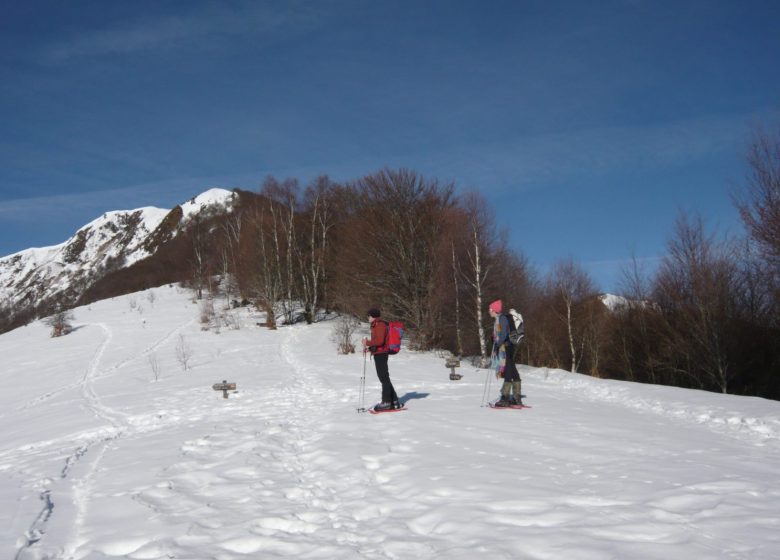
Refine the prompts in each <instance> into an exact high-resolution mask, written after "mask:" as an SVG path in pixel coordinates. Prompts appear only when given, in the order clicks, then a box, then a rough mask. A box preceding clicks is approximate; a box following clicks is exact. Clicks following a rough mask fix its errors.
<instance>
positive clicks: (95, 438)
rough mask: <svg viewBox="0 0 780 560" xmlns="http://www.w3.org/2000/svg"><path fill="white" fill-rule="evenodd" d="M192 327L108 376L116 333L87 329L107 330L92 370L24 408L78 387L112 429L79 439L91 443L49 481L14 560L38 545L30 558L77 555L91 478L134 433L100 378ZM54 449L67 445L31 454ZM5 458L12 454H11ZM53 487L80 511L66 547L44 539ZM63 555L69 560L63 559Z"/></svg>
mask: <svg viewBox="0 0 780 560" xmlns="http://www.w3.org/2000/svg"><path fill="white" fill-rule="evenodd" d="M193 323H194V320H191V321H188V322H187V323H185V324H183V325H181V326H179V327H177V328H175V329H173V330H172V331H171V332H169V333H168V334H167V335H165V336H164V337H163V338H161V339H160V340H158V341H157V342H155V343H154V344H152V345H151V346H150V347H149V348H147V349H146V350H144V351H143V352H142V353H141V354H140V355H139V356H137V357H134V358H132V359H127V360H124V361H122V362H119V363H118V364H116V365H114V366H112V367H111V368H109V369H108V370H106V371H105V372H103V373H101V364H102V360H103V356H104V354H105V351H106V349H107V348H108V347H109V345H110V344H111V342H112V340H113V332H112V330H111V328H110V327H109V326H108V325H106V324H105V323H97V324H96V325H88V326H97V327H99V328H100V329H101V330H102V331H103V340H102V342H101V343H100V346H99V347H98V349H97V350H96V351H95V353H94V355H93V356H92V359H91V360H90V363H89V365H88V366H87V368H86V370H85V372H84V375H83V376H82V378H81V379H80V380H79V381H77V382H76V383H73V384H70V385H66V386H65V387H62V388H60V389H58V390H57V391H52V392H50V393H46V394H45V395H43V396H41V397H38V398H36V399H33V400H32V401H30V402H28V403H27V404H26V405H25V406H23V407H21V408H29V407H30V406H35V405H39V404H42V403H43V402H45V401H46V400H47V399H48V398H50V397H52V396H54V395H56V394H58V393H61V392H63V391H66V390H68V389H73V388H76V387H78V388H79V389H80V394H81V396H82V398H83V401H84V403H85V404H86V406H87V407H88V408H89V409H90V410H91V411H92V412H93V414H94V415H95V416H96V417H98V418H99V419H101V420H103V421H105V422H106V423H107V424H108V426H107V427H103V428H100V429H98V430H90V431H88V432H86V433H83V434H80V435H81V437H83V438H84V439H86V442H85V443H83V444H81V445H79V447H78V448H77V449H76V450H75V451H74V452H72V454H71V455H69V456H68V457H66V459H65V465H64V467H63V468H62V470H61V472H60V473H59V476H58V477H55V478H52V479H49V480H46V481H44V489H43V490H42V491H41V493H40V499H41V501H42V502H43V506H42V508H41V511H40V513H39V514H38V515H37V516H36V518H35V519H34V521H33V522H32V524H31V525H30V528H29V529H28V530H27V531H26V532H25V534H24V535H23V536H22V537H21V538H20V539H19V541H20V542H21V545H20V547H19V549H18V551H17V553H16V556H15V560H23V559H24V558H27V557H28V553H29V552H30V551H31V547H33V545H35V550H34V553H33V554H31V555H30V557H34V558H38V557H41V558H48V557H50V556H51V557H52V558H59V557H64V558H68V559H70V558H74V556H73V554H74V551H75V550H76V548H77V546H78V543H79V542H80V540H81V539H80V531H81V526H82V524H83V521H84V517H85V515H86V511H87V508H88V504H89V500H90V494H91V491H92V478H93V477H94V475H95V473H96V472H97V471H98V470H99V465H100V462H101V460H102V458H103V457H104V455H105V453H106V452H107V450H108V449H109V448H110V447H111V446H112V444H114V443H115V442H116V440H118V439H120V438H122V437H123V435H125V433H126V432H127V431H128V430H132V425H133V420H132V419H131V418H130V417H129V416H128V415H127V414H124V413H122V412H121V411H119V410H116V409H114V408H111V407H109V406H106V405H104V404H103V402H102V401H101V399H100V396H99V395H98V393H97V392H96V390H95V387H94V382H95V381H96V380H97V379H99V378H102V377H105V376H106V375H109V374H111V373H114V372H116V371H118V370H119V369H121V368H122V367H123V366H125V365H126V364H128V363H130V362H131V361H134V360H135V359H138V358H139V357H144V356H146V355H148V354H150V353H152V352H154V351H155V350H157V349H158V348H160V347H161V346H163V345H164V344H166V343H167V342H168V341H170V339H171V338H172V337H173V336H174V335H176V334H177V333H179V332H180V331H181V330H182V329H184V328H186V327H187V326H190V325H191V324H193ZM51 445H62V441H59V440H51V441H48V442H39V443H38V444H37V445H35V446H31V449H34V450H35V451H36V452H37V451H40V450H41V449H42V448H44V447H46V446H51ZM96 448H97V449H96ZM88 454H90V455H93V456H94V458H93V460H92V461H91V463H90V465H89V466H88V468H87V470H86V472H85V473H84V474H83V476H81V478H78V479H76V480H75V481H74V480H72V479H73V477H72V476H71V471H72V470H73V468H74V466H75V465H76V464H78V463H80V462H82V461H83V458H84V457H85V456H87V455H88ZM4 455H8V454H7V453H6V454H4ZM68 484H70V488H69V489H68V488H63V487H62V486H63V485H65V486H67V485H68ZM54 485H56V486H57V491H56V495H57V496H58V501H59V499H63V500H69V501H70V502H72V504H71V505H72V506H73V509H75V511H74V512H72V515H73V520H72V527H73V528H72V529H71V530H70V531H69V532H70V533H71V534H72V536H71V537H70V538H69V542H68V544H67V545H65V546H64V547H63V546H60V545H55V546H47V545H46V543H45V535H46V533H47V529H48V526H49V523H50V522H51V521H52V517H53V515H54V512H55V506H57V505H58V503H55V498H54V497H53V495H54V494H55V492H54V491H53V488H52V487H53V486H54ZM58 509H59V508H58ZM58 521H59V520H58ZM42 541H43V542H42ZM63 554H64V556H62V555H63Z"/></svg>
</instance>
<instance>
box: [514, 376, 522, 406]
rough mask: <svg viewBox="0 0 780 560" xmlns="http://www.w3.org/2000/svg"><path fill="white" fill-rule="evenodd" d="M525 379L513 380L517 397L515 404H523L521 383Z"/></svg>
mask: <svg viewBox="0 0 780 560" xmlns="http://www.w3.org/2000/svg"><path fill="white" fill-rule="evenodd" d="M522 383H523V381H522V380H520V381H513V382H512V394H513V395H514V397H515V404H517V405H520V406H523V395H522V393H521V385H522Z"/></svg>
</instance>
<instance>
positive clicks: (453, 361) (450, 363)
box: [444, 358, 463, 381]
mask: <svg viewBox="0 0 780 560" xmlns="http://www.w3.org/2000/svg"><path fill="white" fill-rule="evenodd" d="M444 367H447V368H450V379H452V380H453V381H457V380H458V379H460V378H461V377H463V376H462V375H461V374H459V373H455V368H456V367H460V360H459V359H457V358H447V361H446V362H444Z"/></svg>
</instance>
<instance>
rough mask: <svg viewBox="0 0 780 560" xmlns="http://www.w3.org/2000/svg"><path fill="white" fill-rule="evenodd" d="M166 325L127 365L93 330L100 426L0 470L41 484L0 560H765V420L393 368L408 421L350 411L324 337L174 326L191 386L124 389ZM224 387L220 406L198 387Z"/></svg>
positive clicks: (83, 391)
mask: <svg viewBox="0 0 780 560" xmlns="http://www.w3.org/2000/svg"><path fill="white" fill-rule="evenodd" d="M161 305H162V304H161ZM109 309H110V308H109ZM190 311H192V313H195V312H196V311H195V309H194V308H190ZM111 316H112V317H113V316H114V315H111ZM179 319H183V318H181V317H177V319H176V320H177V321H178V320H179ZM252 324H254V323H252ZM165 325H166V327H165V330H164V329H163V327H162V326H160V327H158V328H159V331H153V330H152V331H148V332H147V333H146V335H145V336H147V337H150V338H145V339H144V340H145V343H144V345H143V346H141V345H138V346H139V349H138V350H133V345H128V344H127V340H125V339H124V338H123V336H124V335H123V334H122V333H123V332H126V331H120V330H119V328H118V327H115V325H114V323H112V322H110V321H108V320H106V321H103V322H101V321H95V322H94V323H90V324H89V325H88V326H87V327H85V329H87V328H88V329H92V330H94V331H97V332H99V333H102V338H101V339H100V341H99V344H98V345H97V348H96V349H95V350H94V351H93V352H91V353H89V354H88V353H87V352H86V349H85V351H84V352H83V355H84V361H85V362H87V365H86V368H85V370H84V371H83V374H81V375H80V376H79V377H78V379H77V380H76V381H75V383H71V388H73V389H77V391H76V392H77V394H78V396H79V397H80V400H78V403H79V404H80V405H81V408H82V409H83V411H86V412H87V416H89V417H90V420H93V419H94V420H95V422H97V424H98V425H97V426H94V422H92V423H84V422H82V423H80V424H78V425H79V426H90V427H88V428H86V429H83V430H81V431H79V432H77V433H75V434H72V435H69V436H65V437H63V438H62V439H56V438H54V437H53V436H51V435H49V437H50V438H51V439H49V440H43V439H38V440H36V439H31V440H27V441H32V443H29V444H27V445H25V446H19V445H18V443H17V444H16V446H15V448H14V449H11V450H7V451H5V452H3V453H2V454H0V473H3V472H7V471H3V469H4V468H5V469H13V470H14V473H18V472H21V470H22V469H24V468H27V467H30V466H31V465H33V464H35V462H36V461H38V462H43V463H44V464H46V465H50V466H49V469H50V470H51V472H48V474H47V475H46V476H45V477H41V478H42V481H41V483H40V484H39V497H40V500H41V507H39V508H36V509H35V511H34V512H31V511H29V508H28V511H27V513H26V514H25V515H29V518H28V517H25V519H29V520H30V521H29V522H28V527H29V528H28V529H27V531H26V533H25V535H24V537H23V539H21V540H20V541H19V542H18V545H17V547H16V548H15V549H14V550H15V551H16V556H15V558H16V560H30V559H35V560H42V559H43V558H50V559H56V560H106V559H108V558H127V559H132V560H141V559H146V560H150V559H151V560H163V559H168V558H189V559H196V558H197V559H215V560H217V559H218V560H238V559H240V558H262V559H275V558H307V559H323V560H324V559H328V560H330V559H333V558H339V559H341V558H346V559H369V560H386V559H400V558H449V559H462V560H466V559H469V560H470V559H472V558H491V559H499V558H500V559H510V558H531V559H540V560H541V559H545V560H548V559H549V560H552V559H555V560H558V559H561V558H577V559H578V560H579V559H584V560H607V559H615V558H632V559H633V558H638V559H643V560H644V559H647V560H654V559H659V560H660V559H664V560H685V559H687V558H697V560H699V559H707V560H716V559H720V558H732V559H746V560H747V559H750V560H757V559H760V560H770V559H774V558H777V557H779V556H780V537H778V536H777V535H779V534H780V532H779V531H778V529H780V517H778V515H777V510H778V505H779V504H780V491H778V490H776V489H775V487H774V486H775V483H776V476H775V475H776V474H777V467H776V466H774V465H775V464H776V461H774V459H776V458H777V455H778V454H777V449H778V448H777V447H776V446H775V445H774V442H775V440H776V438H775V437H774V435H773V434H776V433H777V432H774V431H773V428H772V426H773V422H774V420H773V418H774V417H773V416H772V413H771V412H768V411H772V410H775V409H772V408H771V407H766V406H763V408H762V406H756V408H755V410H756V411H761V410H763V411H764V414H763V416H761V420H760V423H761V424H763V425H764V426H768V428H767V429H765V430H763V431H762V430H754V429H752V428H751V427H750V424H749V423H748V422H745V423H744V424H745V425H744V426H741V425H737V423H735V422H730V421H727V420H724V422H723V423H720V422H718V421H717V419H718V418H723V419H728V418H743V419H748V418H751V416H750V414H749V413H748V411H750V410H753V409H751V408H750V407H749V406H745V407H744V408H743V412H742V413H740V414H736V413H734V414H732V413H730V412H729V410H730V409H729V403H747V404H748V405H750V404H754V403H753V401H749V400H728V399H725V400H724V399H719V398H718V395H711V394H701V393H700V392H691V393H690V394H689V393H687V392H685V391H680V390H677V389H671V388H654V387H652V386H634V385H632V384H625V383H619V382H608V381H604V380H598V379H592V378H587V377H584V376H579V375H574V374H569V373H567V372H561V371H557V370H550V371H547V370H544V369H533V368H523V369H522V371H521V373H522V375H523V379H524V382H523V389H524V393H526V394H527V395H528V396H527V397H526V400H527V401H528V403H529V404H532V405H533V406H534V408H533V409H531V410H517V411H500V412H497V411H493V410H490V409H488V408H481V407H479V398H480V395H482V394H483V393H484V390H483V387H484V385H483V383H482V381H483V379H484V380H486V381H489V380H490V377H489V376H490V375H491V373H490V372H485V371H484V370H481V371H476V370H475V371H471V370H470V369H469V368H468V367H464V368H463V370H462V371H463V372H464V373H465V377H464V379H463V380H462V381H459V382H457V383H453V382H451V381H449V380H448V379H447V376H446V374H447V372H446V371H445V368H443V367H442V364H441V360H440V359H439V360H437V359H435V357H434V356H432V355H431V354H426V353H414V352H403V353H402V354H399V355H398V356H397V357H394V358H393V360H392V362H391V375H392V376H393V380H394V383H395V384H396V389H397V390H398V392H399V396H401V398H402V399H404V400H406V401H407V402H406V404H407V406H409V408H410V411H409V412H404V413H403V414H387V415H378V416H371V415H368V414H357V413H355V404H356V403H357V402H358V401H359V398H360V388H359V378H360V372H359V368H360V367H362V365H363V364H362V361H361V360H360V358H359V357H357V356H352V357H339V358H338V359H337V358H336V357H335V355H334V353H333V351H332V349H330V348H327V349H326V344H325V343H323V342H322V340H323V339H324V338H327V336H328V332H329V331H328V329H327V325H326V324H320V325H314V326H311V327H307V326H303V325H297V326H285V327H282V328H280V329H279V330H277V331H265V330H251V329H246V330H242V331H241V332H236V333H223V334H221V335H216V334H214V333H193V332H192V331H194V330H195V329H191V330H190V331H188V332H187V335H188V336H191V337H200V338H197V341H198V346H197V350H196V351H199V352H200V354H199V355H198V356H196V359H195V363H196V366H195V367H194V369H193V370H192V371H189V372H181V371H179V372H177V373H176V374H175V375H169V376H168V377H167V378H165V379H164V380H163V381H161V382H160V383H159V384H158V383H154V382H150V381H148V380H147V381H146V383H145V384H142V383H138V381H137V380H138V379H139V378H140V376H139V370H138V368H139V366H140V365H142V364H140V362H139V361H138V358H140V357H143V356H147V355H150V354H151V353H153V352H155V351H156V350H158V349H159V348H161V347H162V346H164V345H166V344H167V343H169V342H170V341H171V340H172V339H173V338H174V336H175V335H176V333H178V332H183V331H184V330H185V329H188V328H190V327H192V326H193V324H192V321H191V320H190V319H189V318H187V319H186V321H185V320H182V321H181V323H180V325H179V326H178V327H176V328H171V327H173V324H171V323H170V322H168V323H165ZM112 328H113V329H115V330H112ZM150 328H153V327H152V326H150ZM196 328H197V327H196ZM155 332H156V333H157V334H158V336H159V338H157V339H154V338H153V335H154V334H155ZM123 344H124V345H123ZM117 346H121V352H120V351H118V350H117ZM49 347H50V346H49ZM89 348H91V347H89ZM128 348H129V350H130V352H131V353H132V352H134V353H132V355H130V357H128V354H127V352H128ZM225 349H226V350H225ZM220 352H222V354H220ZM120 356H121V361H119V362H116V363H115V364H114V365H113V366H109V367H108V368H107V369H105V368H106V366H105V362H107V361H109V360H111V359H117V358H118V357H120ZM209 356H211V357H209ZM210 360H211V361H210ZM124 368H127V369H128V370H132V371H127V372H126V373H127V374H128V375H126V376H124V377H126V378H130V379H132V380H134V381H133V382H132V383H130V382H127V381H125V383H124V384H119V381H120V380H121V379H120V377H122V376H115V377H114V376H112V374H114V373H116V372H118V371H120V369H121V370H122V371H124ZM431 368H435V370H431ZM431 371H434V373H433V374H430V372H431ZM366 375H367V378H368V387H367V391H368V394H369V400H370V397H371V396H376V395H377V392H378V383H377V381H376V378H375V377H374V375H373V365H372V364H370V363H369V364H368V367H367V372H366ZM485 375H487V376H488V377H483V376H485ZM234 376H235V377H234ZM223 378H229V379H230V380H235V381H238V385H239V387H238V389H239V392H237V393H234V394H232V395H231V396H230V398H229V399H222V398H221V395H220V394H219V393H217V392H214V391H212V390H211V387H210V386H208V385H207V384H206V381H208V380H211V381H210V383H213V382H214V381H218V380H221V379H223ZM236 378H237V379H236ZM67 381H68V382H70V380H67ZM96 382H97V385H96ZM115 382H116V383H115ZM99 389H102V390H99ZM497 391H498V387H497V386H496V385H495V383H494V385H493V386H492V387H491V389H490V391H489V393H491V395H490V397H491V398H492V397H495V393H496V392H497ZM28 394H29V393H28ZM429 395H430V398H428V397H429ZM667 396H669V397H670V398H665V397H667ZM671 397H675V399H676V400H674V399H672V398H671ZM731 398H732V399H733V398H734V397H731ZM418 399H419V400H418ZM34 401H35V400H34V399H33V400H28V401H27V403H32V402H34ZM116 403H120V404H116ZM720 403H723V404H720ZM46 404H51V403H50V402H49V403H46V402H44V401H40V402H38V403H37V404H36V405H34V406H32V407H31V408H30V409H26V410H31V409H35V407H36V406H38V405H40V406H41V407H43V406H44V405H46ZM111 404H113V405H114V406H110V405H111ZM596 404H598V406H594V405H596ZM759 404H760V403H759ZM704 415H709V419H707V418H704ZM757 417H758V412H757ZM34 427H36V428H37V429H38V430H37V432H36V434H48V433H49V432H47V431H46V429H45V428H44V425H43V424H39V425H38V426H34ZM63 433H65V434H67V433H68V431H67V430H66V431H64V432H63ZM637 436H638V437H637ZM723 436H727V437H723ZM17 441H18V442H21V441H25V440H24V439H18V440H17ZM700 442H701V443H700ZM745 443H746V444H745ZM57 452H59V453H61V454H62V459H60V460H59V462H57V463H55V462H54V461H53V459H52V456H56V453H57ZM43 459H46V461H43ZM55 464H57V465H59V467H58V468H57V469H54V468H51V465H55ZM9 465H10V467H9ZM36 474H37V471H36ZM27 486H28V487H29V484H28V485H27ZM32 499H34V498H32Z"/></svg>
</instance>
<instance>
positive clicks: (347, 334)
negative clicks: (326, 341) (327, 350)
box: [331, 315, 360, 354]
mask: <svg viewBox="0 0 780 560" xmlns="http://www.w3.org/2000/svg"><path fill="white" fill-rule="evenodd" d="M359 326H360V321H358V320H357V319H356V318H355V317H354V316H353V315H342V316H340V317H339V318H338V319H336V322H335V324H334V326H333V332H332V334H331V339H332V340H333V342H335V343H336V347H337V350H338V353H339V354H354V353H355V344H354V343H353V342H352V337H353V336H354V334H355V331H356V330H357V328H358V327H359Z"/></svg>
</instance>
